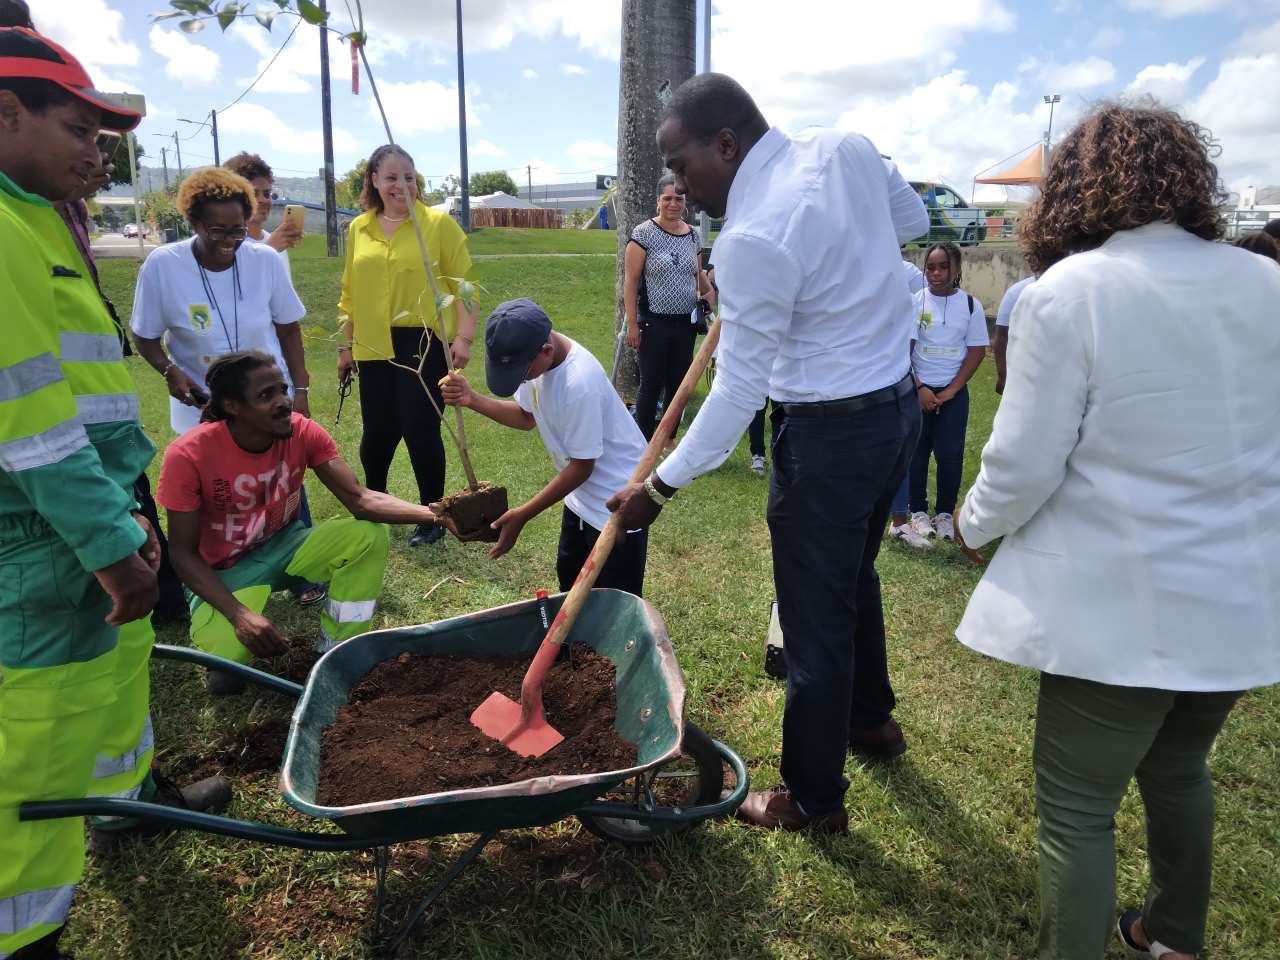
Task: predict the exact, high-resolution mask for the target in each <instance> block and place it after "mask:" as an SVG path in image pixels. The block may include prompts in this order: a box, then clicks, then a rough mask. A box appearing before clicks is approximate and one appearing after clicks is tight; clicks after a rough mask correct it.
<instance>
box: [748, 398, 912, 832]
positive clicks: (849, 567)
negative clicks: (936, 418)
mask: <svg viewBox="0 0 1280 960" xmlns="http://www.w3.org/2000/svg"><path fill="white" fill-rule="evenodd" d="M773 421H774V440H773V472H772V473H771V475H770V481H769V508H768V519H769V535H770V538H771V540H772V543H773V578H774V585H775V587H776V589H777V594H778V617H779V620H780V622H781V625H782V633H783V638H784V643H785V646H786V651H787V700H786V708H785V711H784V713H783V719H782V779H783V781H784V782H785V783H786V785H787V786H788V787H789V788H790V789H791V792H792V794H793V795H794V796H795V798H796V799H797V800H799V801H800V804H801V805H802V806H803V807H804V809H805V810H806V811H807V812H808V813H810V814H814V815H822V814H826V813H830V812H832V811H834V810H836V809H838V808H839V807H840V806H841V804H842V803H843V798H844V792H845V790H847V789H848V786H849V781H848V780H846V779H845V777H844V762H845V753H846V751H847V750H848V747H849V731H850V729H865V728H868V727H872V726H875V725H877V724H880V723H884V722H885V721H886V720H888V719H889V714H890V712H891V711H892V710H893V707H894V704H895V699H894V695H893V686H892V685H891V684H890V682H889V667H888V659H887V656H886V653H885V636H884V611H883V608H882V607H881V603H880V578H879V576H878V575H877V574H876V567H875V561H876V555H877V554H878V553H879V550H880V539H881V534H882V532H883V530H884V525H885V521H886V520H887V519H888V517H889V506H890V503H891V501H892V499H893V495H894V493H895V492H896V491H897V488H898V485H899V484H901V483H902V478H903V476H904V475H905V474H906V471H907V466H908V464H909V462H910V459H911V454H912V452H914V450H915V447H916V441H917V438H918V436H919V433H920V402H919V401H918V400H917V399H916V396H915V391H914V390H907V391H906V393H905V395H903V396H899V397H896V398H895V399H892V400H887V401H885V402H883V403H879V404H877V405H875V406H872V407H869V408H866V409H863V410H859V411H857V412H855V413H850V414H843V415H834V416H826V417H799V416H793V417H788V416H786V414H785V411H784V409H781V408H779V407H778V406H777V405H776V404H775V405H774V409H773Z"/></svg>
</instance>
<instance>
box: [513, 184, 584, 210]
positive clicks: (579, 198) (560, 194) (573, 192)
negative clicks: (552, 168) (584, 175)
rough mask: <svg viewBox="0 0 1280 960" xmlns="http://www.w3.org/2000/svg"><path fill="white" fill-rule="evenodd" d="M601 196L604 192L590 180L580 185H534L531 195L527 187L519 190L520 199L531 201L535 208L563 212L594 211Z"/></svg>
mask: <svg viewBox="0 0 1280 960" xmlns="http://www.w3.org/2000/svg"><path fill="white" fill-rule="evenodd" d="M603 196H604V191H603V190H601V189H599V188H598V187H597V186H596V183H595V181H591V180H588V181H584V182H582V183H543V184H538V183H535V184H534V185H533V192H532V193H530V191H529V188H528V187H527V186H522V187H521V188H520V197H521V198H522V199H524V200H532V201H533V204H534V205H535V206H538V207H554V208H555V209H557V210H564V211H569V210H596V209H598V208H599V206H600V198H601V197H603Z"/></svg>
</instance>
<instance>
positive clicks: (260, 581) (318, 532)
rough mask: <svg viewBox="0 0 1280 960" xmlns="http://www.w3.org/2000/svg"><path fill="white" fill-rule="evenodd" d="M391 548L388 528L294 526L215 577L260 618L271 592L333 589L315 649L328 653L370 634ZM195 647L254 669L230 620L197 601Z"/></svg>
mask: <svg viewBox="0 0 1280 960" xmlns="http://www.w3.org/2000/svg"><path fill="white" fill-rule="evenodd" d="M390 543H391V540H390V535H389V534H388V532H387V528H386V527H385V526H384V525H383V524H380V523H371V522H370V521H368V520H355V519H352V518H349V517H347V518H339V519H336V520H326V521H325V522H324V523H321V524H319V525H318V526H315V527H304V526H303V525H302V524H300V523H294V524H292V525H291V526H288V527H286V528H285V529H283V530H281V531H280V532H279V533H277V534H275V536H273V537H271V539H269V540H267V541H266V542H265V543H263V544H262V545H261V546H258V547H255V548H254V549H253V550H251V551H250V552H249V553H247V554H245V555H244V556H242V557H241V558H240V559H239V560H237V561H236V563H235V566H232V567H228V568H227V569H225V570H219V571H217V573H218V579H219V580H221V581H222V582H223V584H225V585H226V587H227V589H229V590H230V591H231V592H232V593H233V594H235V596H236V598H237V599H238V600H239V601H240V602H241V603H243V604H244V605H245V606H246V607H248V608H249V609H250V610H252V611H254V612H255V613H261V612H262V610H263V608H264V607H265V606H266V605H267V598H268V597H270V596H271V592H272V591H273V590H283V589H284V588H285V587H288V586H291V585H292V584H295V583H326V584H328V585H329V597H328V599H327V600H326V601H325V604H324V607H323V608H322V609H321V611H320V637H319V640H318V642H317V644H316V647H317V649H318V650H320V651H321V652H324V651H325V650H328V649H329V648H330V647H332V646H334V645H336V644H339V643H341V642H342V641H343V640H350V639H351V638H352V637H354V636H356V635H357V634H361V633H364V632H365V631H366V630H368V629H369V624H370V622H371V621H372V620H373V615H374V612H375V611H376V609H377V606H378V594H380V593H381V592H382V574H383V571H384V570H385V569H386V566H387V551H388V549H389V548H390ZM191 642H192V643H194V644H195V645H196V646H197V647H199V648H200V649H201V650H205V651H207V652H209V653H212V654H216V655H217V656H219V657H226V658H227V659H228V660H235V661H236V662H237V663H248V662H249V660H250V658H251V657H252V656H253V655H252V654H251V653H250V652H249V649H248V648H247V647H246V646H244V644H242V643H241V642H240V641H239V640H238V639H236V632H235V628H234V627H232V625H231V623H230V622H229V621H228V620H227V618H226V617H224V616H223V615H222V614H220V613H219V612H218V611H217V610H215V609H214V608H213V607H211V606H209V604H207V603H205V602H204V601H203V600H201V599H200V598H199V597H197V596H194V595H192V596H191Z"/></svg>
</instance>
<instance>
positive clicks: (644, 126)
mask: <svg viewBox="0 0 1280 960" xmlns="http://www.w3.org/2000/svg"><path fill="white" fill-rule="evenodd" d="M696 7H697V4H696V0H623V4H622V57H621V64H620V69H619V71H618V184H619V186H618V195H617V200H616V202H615V204H614V208H615V210H616V219H617V221H618V260H617V270H618V277H617V313H616V316H615V323H614V333H615V335H616V336H617V337H618V338H621V337H622V335H623V334H624V333H625V331H626V328H627V315H626V311H625V310H624V309H623V305H622V276H623V270H622V262H623V252H624V250H625V249H626V246H627V240H628V238H630V236H631V231H632V230H634V229H635V228H636V227H637V226H638V225H639V224H640V223H642V222H643V221H644V220H646V219H648V218H649V217H652V216H654V214H655V213H656V210H657V203H656V196H657V194H656V193H655V192H654V188H655V187H656V186H657V183H658V179H659V178H660V177H661V176H662V173H663V165H662V158H661V157H660V156H659V155H658V148H657V144H656V142H655V139H654V138H655V137H656V135H657V132H658V115H659V114H661V113H662V109H663V107H664V106H666V104H667V101H668V100H669V99H670V97H671V94H672V93H673V92H675V89H676V87H678V86H680V84H682V83H684V82H685V81H686V80H688V79H689V78H690V77H692V76H693V73H694V67H695V63H696V61H695V48H696V39H697V10H696ZM618 344H622V349H621V351H620V352H619V351H618V349H617V346H618ZM614 349H615V352H614V356H615V362H614V370H613V382H614V386H615V387H617V389H618V393H620V394H621V395H622V398H623V400H624V401H626V402H627V403H630V402H632V401H633V400H634V399H635V392H636V386H637V384H638V383H639V381H640V368H639V364H638V362H637V358H636V352H635V351H634V350H632V349H631V348H630V347H628V346H626V345H625V343H624V342H623V341H622V340H621V339H616V340H615V348H614Z"/></svg>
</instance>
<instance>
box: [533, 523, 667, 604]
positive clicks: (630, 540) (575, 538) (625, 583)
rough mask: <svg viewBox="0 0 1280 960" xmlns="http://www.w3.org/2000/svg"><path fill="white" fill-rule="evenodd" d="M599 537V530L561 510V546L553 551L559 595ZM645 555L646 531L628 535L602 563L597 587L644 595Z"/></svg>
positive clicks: (571, 582) (637, 531)
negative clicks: (562, 513)
mask: <svg viewBox="0 0 1280 960" xmlns="http://www.w3.org/2000/svg"><path fill="white" fill-rule="evenodd" d="M599 538H600V531H599V530H597V529H596V528H595V527H593V526H591V524H589V523H587V522H586V521H585V520H582V519H581V518H580V517H579V516H578V515H577V514H576V513H574V512H573V511H572V510H570V509H569V508H568V507H565V508H564V515H563V516H562V517H561V520H560V545H559V546H558V547H557V548H556V576H557V577H559V578H560V590H561V592H564V591H566V590H568V589H569V588H570V587H572V586H573V581H574V580H576V579H577V578H578V573H579V572H580V571H581V570H582V564H583V563H584V562H585V561H586V559H587V554H589V553H590V552H591V548H592V547H594V546H595V545H596V540H598V539H599ZM648 554H649V531H648V530H636V531H635V532H633V533H628V534H627V535H626V536H625V537H623V538H622V539H621V540H619V541H618V542H617V543H615V544H614V545H613V552H612V553H610V554H609V559H608V560H606V561H605V564H604V569H602V570H601V571H600V576H599V578H598V579H597V580H596V586H597V587H601V588H605V587H607V588H609V589H612V590H625V591H627V593H634V594H635V595H636V596H637V597H642V596H644V564H645V560H646V558H647V557H648Z"/></svg>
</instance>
